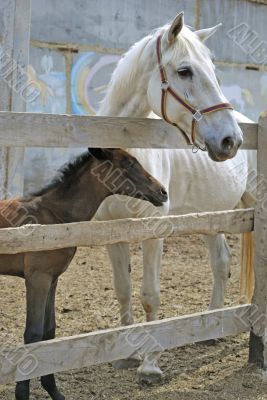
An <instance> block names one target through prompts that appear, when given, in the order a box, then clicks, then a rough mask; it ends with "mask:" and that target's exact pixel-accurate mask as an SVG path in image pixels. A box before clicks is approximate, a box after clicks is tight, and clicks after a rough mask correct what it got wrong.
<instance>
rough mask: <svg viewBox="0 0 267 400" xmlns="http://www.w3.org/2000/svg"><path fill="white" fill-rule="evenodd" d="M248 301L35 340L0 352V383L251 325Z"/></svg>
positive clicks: (235, 331)
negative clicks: (233, 305)
mask: <svg viewBox="0 0 267 400" xmlns="http://www.w3.org/2000/svg"><path fill="white" fill-rule="evenodd" d="M250 313H251V305H248V304H246V305H242V306H236V307H231V308H225V309H222V310H213V311H206V312H203V313H198V314H192V315H186V316H182V317H174V318H168V319H164V320H160V321H154V322H147V323H143V324H136V325H131V326H128V327H122V328H115V329H107V330H103V331H99V332H92V333H88V334H82V335H76V336H71V337H65V338H59V339H54V340H49V341H45V342H38V343H33V344H29V345H26V346H23V345H21V346H20V347H17V348H10V349H5V348H2V349H1V352H0V383H1V384H2V383H8V382H15V381H22V380H25V379H31V378H35V377H38V376H42V375H47V374H52V373H55V372H61V371H68V370H70V369H75V368H83V367H86V366H91V365H97V364H102V363H106V362H111V361H115V360H119V359H126V358H128V357H131V356H133V355H135V354H140V355H141V356H144V354H148V353H151V352H155V351H163V350H167V349H173V348H175V347H181V346H184V345H186V344H190V343H195V342H201V341H203V340H210V339H217V338H223V337H226V336H230V335H237V334H239V333H242V332H246V331H248V330H249V329H250V326H251V323H250Z"/></svg>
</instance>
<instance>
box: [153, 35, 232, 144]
mask: <svg viewBox="0 0 267 400" xmlns="http://www.w3.org/2000/svg"><path fill="white" fill-rule="evenodd" d="M157 58H158V65H159V71H160V77H161V114H162V118H163V119H164V120H165V121H166V122H168V123H169V124H171V125H174V126H176V127H177V128H178V129H179V130H180V131H181V132H182V133H183V135H184V137H185V139H186V142H187V144H190V145H194V146H196V148H197V149H199V148H200V149H201V147H200V146H199V145H198V144H197V143H196V124H197V122H199V121H200V120H201V119H202V118H203V115H205V114H211V113H213V112H215V111H220V110H225V109H230V110H233V109H234V107H233V106H232V104H230V103H220V104H216V105H214V106H212V107H208V108H204V109H202V110H196V109H195V108H194V107H192V106H191V104H189V103H188V102H187V101H185V100H184V99H183V98H182V97H180V96H179V95H178V93H177V92H175V91H174V90H173V89H172V88H171V86H170V85H169V82H168V78H167V74H166V70H165V68H164V66H163V65H162V62H161V61H162V55H161V35H160V36H159V37H158V38H157ZM168 93H170V94H171V95H172V97H173V98H174V99H175V100H176V101H178V102H179V103H180V104H182V106H184V107H185V108H186V109H187V110H188V111H190V112H191V113H192V128H191V138H190V137H189V136H188V135H187V133H186V132H184V131H183V130H182V129H181V128H180V127H179V126H178V125H177V124H176V123H175V122H171V121H170V120H169V118H168V116H167V110H166V102H167V94H168ZM201 150H205V149H201Z"/></svg>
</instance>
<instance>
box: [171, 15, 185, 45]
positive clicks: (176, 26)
mask: <svg viewBox="0 0 267 400" xmlns="http://www.w3.org/2000/svg"><path fill="white" fill-rule="evenodd" d="M183 26H184V13H183V12H181V13H180V14H178V15H176V17H175V18H174V20H173V21H172V24H171V26H170V28H169V31H168V41H169V43H173V42H174V40H175V39H176V38H177V36H178V35H179V33H180V32H181V30H182V29H183Z"/></svg>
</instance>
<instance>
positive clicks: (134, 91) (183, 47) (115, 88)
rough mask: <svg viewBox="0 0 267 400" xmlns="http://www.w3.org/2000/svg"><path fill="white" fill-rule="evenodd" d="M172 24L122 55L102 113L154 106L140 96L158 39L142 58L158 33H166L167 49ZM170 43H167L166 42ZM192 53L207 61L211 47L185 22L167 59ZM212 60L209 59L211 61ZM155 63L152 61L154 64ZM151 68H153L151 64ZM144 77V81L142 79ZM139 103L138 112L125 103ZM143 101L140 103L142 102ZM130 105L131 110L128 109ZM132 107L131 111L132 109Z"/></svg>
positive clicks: (125, 112)
mask: <svg viewBox="0 0 267 400" xmlns="http://www.w3.org/2000/svg"><path fill="white" fill-rule="evenodd" d="M169 27H170V25H169V24H168V25H165V26H163V27H161V28H159V29H157V30H156V31H154V32H153V33H151V34H150V35H148V36H146V37H145V38H143V39H141V40H140V41H138V42H136V43H135V44H134V45H133V46H132V47H131V48H130V49H129V50H128V51H127V52H126V53H125V54H124V56H123V57H122V58H121V60H120V61H119V62H118V65H117V67H116V68H115V70H114V72H113V74H112V77H111V80H110V83H109V86H108V90H107V93H106V95H105V97H104V99H103V101H102V102H101V104H100V108H99V112H98V115H113V116H128V115H131V116H146V115H147V114H148V113H149V112H150V110H148V109H145V108H146V107H145V104H144V103H142V101H141V100H140V95H142V96H144V94H145V92H144V89H145V87H146V85H145V82H146V74H145V73H144V72H145V71H144V67H148V65H149V64H151V62H152V61H153V66H154V65H155V63H156V62H157V61H156V43H155V46H154V47H153V49H152V52H151V51H150V52H147V54H146V56H147V57H146V59H145V60H144V59H142V62H141V56H142V55H143V54H144V50H145V48H146V46H147V45H148V44H149V43H150V42H151V41H152V40H153V42H155V40H156V38H157V37H158V35H160V34H161V35H162V36H163V40H162V46H163V49H164V43H165V42H166V40H164V34H165V33H166V32H167V30H168V28H169ZM165 47H166V46H165ZM184 56H188V57H189V58H190V59H192V58H193V59H195V60H197V61H198V62H203V60H205V62H207V60H210V63H211V64H212V61H211V58H210V51H209V49H208V48H207V47H206V46H205V45H204V44H203V43H202V42H201V41H200V40H199V38H198V36H197V35H196V34H195V33H194V32H193V31H191V30H190V29H189V28H188V27H186V26H184V27H183V29H182V31H181V32H180V34H179V35H178V37H177V38H176V43H175V45H174V46H171V47H169V48H168V49H167V51H164V53H163V61H164V63H169V62H172V63H173V64H174V65H177V64H178V62H179V59H181V57H184ZM208 62H209V61H208ZM151 66H152V65H151ZM149 71H151V68H149ZM141 79H143V84H142V83H141V84H140V80H141ZM138 81H139V87H138V88H137V85H138ZM128 102H130V105H131V106H133V105H135V106H136V107H137V108H136V109H135V112H134V111H133V107H125V106H126V105H127V103H128ZM139 102H140V107H138V103H139ZM126 108H127V110H125V109H126ZM130 109H131V112H130Z"/></svg>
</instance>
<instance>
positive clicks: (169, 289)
mask: <svg viewBox="0 0 267 400" xmlns="http://www.w3.org/2000/svg"><path fill="white" fill-rule="evenodd" d="M229 239H230V241H229V243H230V247H231V249H232V253H233V260H232V276H231V279H230V282H229V286H228V290H227V299H226V304H227V305H235V304H237V303H238V301H239V271H240V269H239V253H240V246H239V238H238V237H237V236H234V237H233V236H232V237H230V238H229ZM131 264H132V277H133V299H134V300H133V302H134V311H135V316H136V322H142V321H143V320H144V314H143V310H142V306H141V304H140V301H139V288H140V282H141V276H142V264H141V247H140V246H139V245H137V244H136V245H133V246H132V261H131ZM211 283H212V276H211V272H210V268H209V260H208V253H207V250H206V248H205V247H204V245H203V244H202V242H201V240H200V239H199V238H198V237H190V238H189V237H180V238H175V239H168V240H167V241H166V243H165V245H164V257H163V268H162V280H161V288H162V289H161V292H162V299H161V303H162V304H161V309H160V314H159V318H164V317H171V316H176V315H182V314H188V313H192V312H198V311H201V310H205V309H206V308H207V306H208V303H209V298H210V293H211ZM0 296H1V297H0V298H1V307H0V320H1V325H0V340H1V343H2V344H5V343H18V342H19V341H21V340H22V335H23V329H24V321H25V289H24V282H23V280H20V279H18V278H11V277H0ZM118 311H119V309H118V304H117V301H116V299H115V295H114V291H113V283H112V273H111V267H110V264H109V261H108V257H107V254H106V250H105V249H104V248H103V247H93V248H88V249H79V250H78V252H77V255H76V256H75V259H74V260H73V262H72V264H71V266H70V267H69V269H68V271H67V272H66V273H65V274H64V275H63V276H62V277H61V279H60V284H59V288H58V293H57V326H58V329H57V336H58V337H59V336H67V335H73V334H78V333H85V332H89V331H93V330H97V329H104V328H108V327H115V326H118V325H119V315H118V314H119V313H118ZM247 357H248V335H247V334H243V335H240V336H237V337H232V338H227V339H224V340H221V341H219V342H218V343H217V344H216V345H213V346H211V345H209V346H208V345H200V344H198V345H189V346H185V347H183V348H179V349H175V350H172V351H168V352H165V353H164V354H163V355H162V357H161V358H160V362H159V363H160V366H161V368H162V369H163V371H164V378H163V382H162V384H157V385H153V386H141V385H139V384H138V383H137V381H136V370H128V371H125V370H115V369H113V367H112V366H111V365H110V364H105V365H101V366H96V367H91V368H84V369H82V370H75V371H71V372H66V373H60V374H57V380H58V383H59V386H60V388H61V389H62V391H63V393H64V394H65V395H66V400H91V399H92V400H93V399H95V400H105V399H107V400H109V399H110V400H122V399H127V400H129V399H131V400H141V399H142V400H145V399H146V400H157V399H158V400H169V399H179V400H187V399H190V400H194V399H198V400H239V399H240V400H241V399H242V400H243V399H244V400H263V399H267V383H264V382H263V381H262V379H260V377H259V375H258V373H257V371H254V370H251V369H249V368H248V366H247V363H246V362H247ZM13 393H14V387H13V385H2V386H0V400H11V399H13V398H14V394H13ZM47 398H48V397H47V396H46V394H45V393H44V392H43V390H42V389H41V388H40V385H39V381H38V380H33V381H32V391H31V399H34V400H39V399H47Z"/></svg>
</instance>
